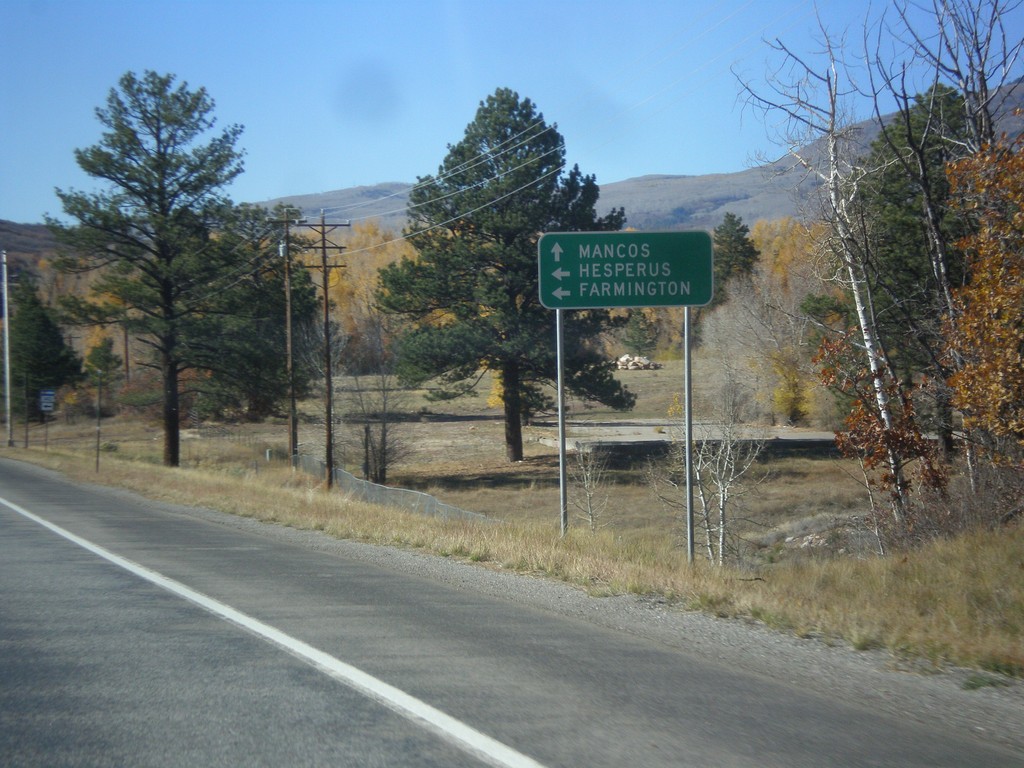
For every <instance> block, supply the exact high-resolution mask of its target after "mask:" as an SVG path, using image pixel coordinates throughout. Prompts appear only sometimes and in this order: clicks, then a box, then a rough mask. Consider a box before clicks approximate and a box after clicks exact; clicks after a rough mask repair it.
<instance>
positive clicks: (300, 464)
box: [293, 454, 491, 520]
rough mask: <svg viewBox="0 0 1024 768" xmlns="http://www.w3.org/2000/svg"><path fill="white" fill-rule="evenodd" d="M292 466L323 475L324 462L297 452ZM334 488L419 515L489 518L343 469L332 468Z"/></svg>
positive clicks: (474, 518)
mask: <svg viewBox="0 0 1024 768" xmlns="http://www.w3.org/2000/svg"><path fill="white" fill-rule="evenodd" d="M293 463H294V466H295V468H296V469H300V470H302V471H303V472H305V473H306V474H309V475H313V476H315V477H324V475H325V474H326V472H327V464H326V463H325V462H323V461H322V460H320V459H318V458H316V457H315V456H308V455H303V454H299V455H298V456H295V458H294V462H293ZM332 481H333V484H334V487H335V488H336V489H338V490H339V491H341V492H343V493H347V494H348V495H349V497H350V498H352V499H354V500H356V501H364V502H366V503H367V504H380V505H382V506H388V507H397V508H398V509H405V510H408V511H409V512H414V513H417V514H421V515H431V516H434V517H442V518H445V519H450V518H458V519H463V520H490V519H491V518H488V517H487V516H486V515H481V514H480V513H479V512H469V511H467V510H465V509H459V508H458V507H453V506H452V505H451V504H445V503H444V502H441V501H438V500H437V499H435V498H434V497H433V496H431V495H430V494H429V493H422V492H421V491H411V490H409V489H408V488H391V487H390V486H386V485H378V484H377V483H371V482H370V481H369V480H363V479H361V478H358V477H356V476H355V475H353V474H350V473H349V472H346V471H345V470H344V469H339V468H338V467H335V468H334V472H333V475H332Z"/></svg>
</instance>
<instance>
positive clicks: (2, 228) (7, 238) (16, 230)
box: [0, 219, 57, 266]
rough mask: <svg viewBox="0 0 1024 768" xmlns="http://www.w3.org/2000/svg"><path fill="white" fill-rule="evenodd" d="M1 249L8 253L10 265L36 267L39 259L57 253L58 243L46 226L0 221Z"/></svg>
mask: <svg viewBox="0 0 1024 768" xmlns="http://www.w3.org/2000/svg"><path fill="white" fill-rule="evenodd" d="M0 249H2V250H5V251H7V263H8V264H12V265H14V264H32V265H33V266H34V265H36V264H38V263H39V259H41V258H43V257H44V256H51V255H52V254H54V253H55V252H56V250H57V241H56V240H54V238H53V235H52V234H51V233H50V230H49V228H48V227H47V226H46V225H45V224H16V223H14V222H13V221H4V220H3V219H0Z"/></svg>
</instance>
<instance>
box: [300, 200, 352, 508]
mask: <svg viewBox="0 0 1024 768" xmlns="http://www.w3.org/2000/svg"><path fill="white" fill-rule="evenodd" d="M303 226H306V227H308V228H309V229H312V230H313V231H314V232H315V233H316V234H318V235H320V264H321V269H322V270H323V287H324V421H325V434H324V437H325V440H326V445H325V446H324V451H325V455H324V463H325V464H326V465H327V470H326V475H327V476H326V478H324V480H325V482H326V483H327V487H328V488H331V487H332V486H333V485H334V382H333V378H332V376H331V373H332V371H331V302H330V299H329V297H328V295H327V287H328V285H329V283H330V279H329V276H330V271H329V270H330V269H331V268H332V267H343V266H344V265H342V264H328V263H327V251H328V250H329V249H331V250H336V251H343V250H345V246H343V245H338V244H336V243H332V242H330V241H329V240H328V239H327V235H328V234H330V233H331V232H333V231H334V230H336V229H338V228H339V227H348V226H351V222H348V221H345V222H340V223H338V224H328V223H327V222H326V221H324V212H323V210H322V209H321V211H320V223H319V224H304V225H303Z"/></svg>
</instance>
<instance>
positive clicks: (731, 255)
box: [712, 212, 760, 306]
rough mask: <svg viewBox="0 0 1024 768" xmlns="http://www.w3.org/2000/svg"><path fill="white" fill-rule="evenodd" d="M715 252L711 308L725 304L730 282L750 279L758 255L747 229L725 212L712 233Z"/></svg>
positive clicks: (738, 218)
mask: <svg viewBox="0 0 1024 768" xmlns="http://www.w3.org/2000/svg"><path fill="white" fill-rule="evenodd" d="M712 240H713V242H714V248H715V267H714V276H715V297H714V299H713V300H712V305H713V306H717V305H719V304H722V303H724V302H725V300H726V297H727V295H728V283H729V281H730V280H734V279H736V278H741V277H744V276H748V275H750V273H751V272H753V271H754V267H756V266H757V259H758V256H760V254H759V253H758V250H757V247H756V246H755V245H754V241H753V240H752V239H751V238H750V228H749V227H747V225H746V224H744V223H743V219H741V218H740V217H739V216H737V215H736V214H735V213H731V212H727V213H726V214H725V217H724V218H723V219H722V223H721V224H719V225H718V226H717V227H715V229H714V232H713V233H712Z"/></svg>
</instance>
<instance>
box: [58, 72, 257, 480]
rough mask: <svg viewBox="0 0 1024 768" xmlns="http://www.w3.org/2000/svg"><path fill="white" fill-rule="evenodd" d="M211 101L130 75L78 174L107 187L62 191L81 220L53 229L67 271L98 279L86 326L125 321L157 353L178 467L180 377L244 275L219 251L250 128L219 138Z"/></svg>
mask: <svg viewBox="0 0 1024 768" xmlns="http://www.w3.org/2000/svg"><path fill="white" fill-rule="evenodd" d="M213 108H214V103H213V100H212V99H211V98H210V97H209V96H208V95H207V93H206V90H205V89H203V88H200V89H198V90H195V91H192V90H189V88H188V85H187V84H186V83H181V84H180V85H176V84H175V77H174V76H173V75H158V74H156V73H154V72H146V73H145V74H144V75H143V76H142V77H141V78H140V77H137V76H136V75H135V74H133V73H131V72H129V73H128V74H126V75H124V76H123V77H122V78H121V80H120V82H119V84H118V87H117V88H115V89H111V91H110V95H109V96H108V98H107V104H106V107H104V108H100V109H97V110H96V116H97V118H98V119H99V121H100V123H101V124H102V125H103V126H104V127H105V128H106V129H107V130H106V132H105V133H104V134H103V135H102V138H101V139H100V142H99V143H98V144H96V145H94V146H92V147H88V148H86V149H81V150H77V151H76V152H75V158H76V160H77V162H78V165H79V167H80V168H81V169H82V170H83V171H85V173H87V174H88V175H89V176H91V177H92V178H94V179H98V180H101V181H105V182H108V183H109V187H108V189H107V190H105V191H101V192H96V193H84V192H74V191H61V190H58V196H59V197H60V199H61V202H62V204H63V207H64V212H65V213H66V214H67V215H68V216H69V217H71V218H72V219H74V220H75V221H77V222H78V224H77V226H74V227H68V226H65V225H63V224H61V223H60V222H58V221H56V220H52V219H51V220H50V221H49V222H48V223H49V224H50V226H51V228H52V229H53V230H54V232H55V234H56V235H57V237H58V239H59V240H60V241H61V242H62V244H63V246H64V248H65V258H64V259H63V261H62V266H63V268H64V269H66V270H71V271H75V270H77V271H88V270H98V271H99V274H100V276H99V279H98V280H97V281H96V282H95V283H94V286H93V292H94V295H95V297H97V298H98V301H97V303H94V304H92V305H86V304H83V303H79V304H78V305H77V306H75V307H74V309H76V310H77V314H78V318H79V320H92V321H97V322H121V323H123V324H124V326H125V327H126V328H128V329H129V330H130V331H131V332H132V333H133V334H134V335H135V336H136V337H138V338H140V339H141V340H142V341H143V342H144V343H145V344H147V345H148V346H149V348H150V349H151V350H152V352H153V355H154V359H153V360H152V361H151V365H153V367H155V368H157V369H158V370H159V372H160V377H161V380H162V385H163V395H162V401H163V426H164V456H163V460H164V464H166V465H169V466H177V465H178V464H179V461H180V422H179V420H180V417H181V414H180V397H181V391H180V377H181V374H182V373H183V372H184V371H186V370H188V369H189V368H190V367H191V365H192V363H191V361H190V360H189V353H188V349H189V342H190V340H192V339H198V338H204V337H205V338H212V334H211V332H210V328H209V327H208V325H207V324H206V323H205V320H206V319H207V318H209V317H210V310H211V308H212V305H213V304H215V302H216V301H217V300H219V299H220V294H221V292H222V291H223V290H224V289H225V288H226V287H228V286H229V285H230V284H231V279H230V276H232V275H235V274H237V272H236V270H237V268H238V264H237V259H235V258H234V257H235V256H237V253H232V252H231V251H226V250H225V249H222V248H217V247H216V242H215V238H214V237H213V231H214V229H215V228H216V226H217V223H218V221H219V220H220V218H221V217H222V212H223V208H224V205H225V203H226V200H225V198H224V197H223V194H222V190H223V188H224V187H225V186H226V185H227V184H228V183H229V182H230V181H231V180H232V179H234V178H235V177H236V176H237V175H238V174H240V173H241V172H242V161H241V154H240V153H239V152H238V151H236V150H235V142H236V141H237V139H238V137H239V135H240V134H241V130H242V129H241V127H239V126H230V127H228V128H226V129H224V130H223V131H221V132H220V133H219V134H216V135H214V136H213V137H212V138H209V139H207V134H208V132H210V131H211V130H213V128H214V125H215V122H216V121H215V120H214V118H213Z"/></svg>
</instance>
